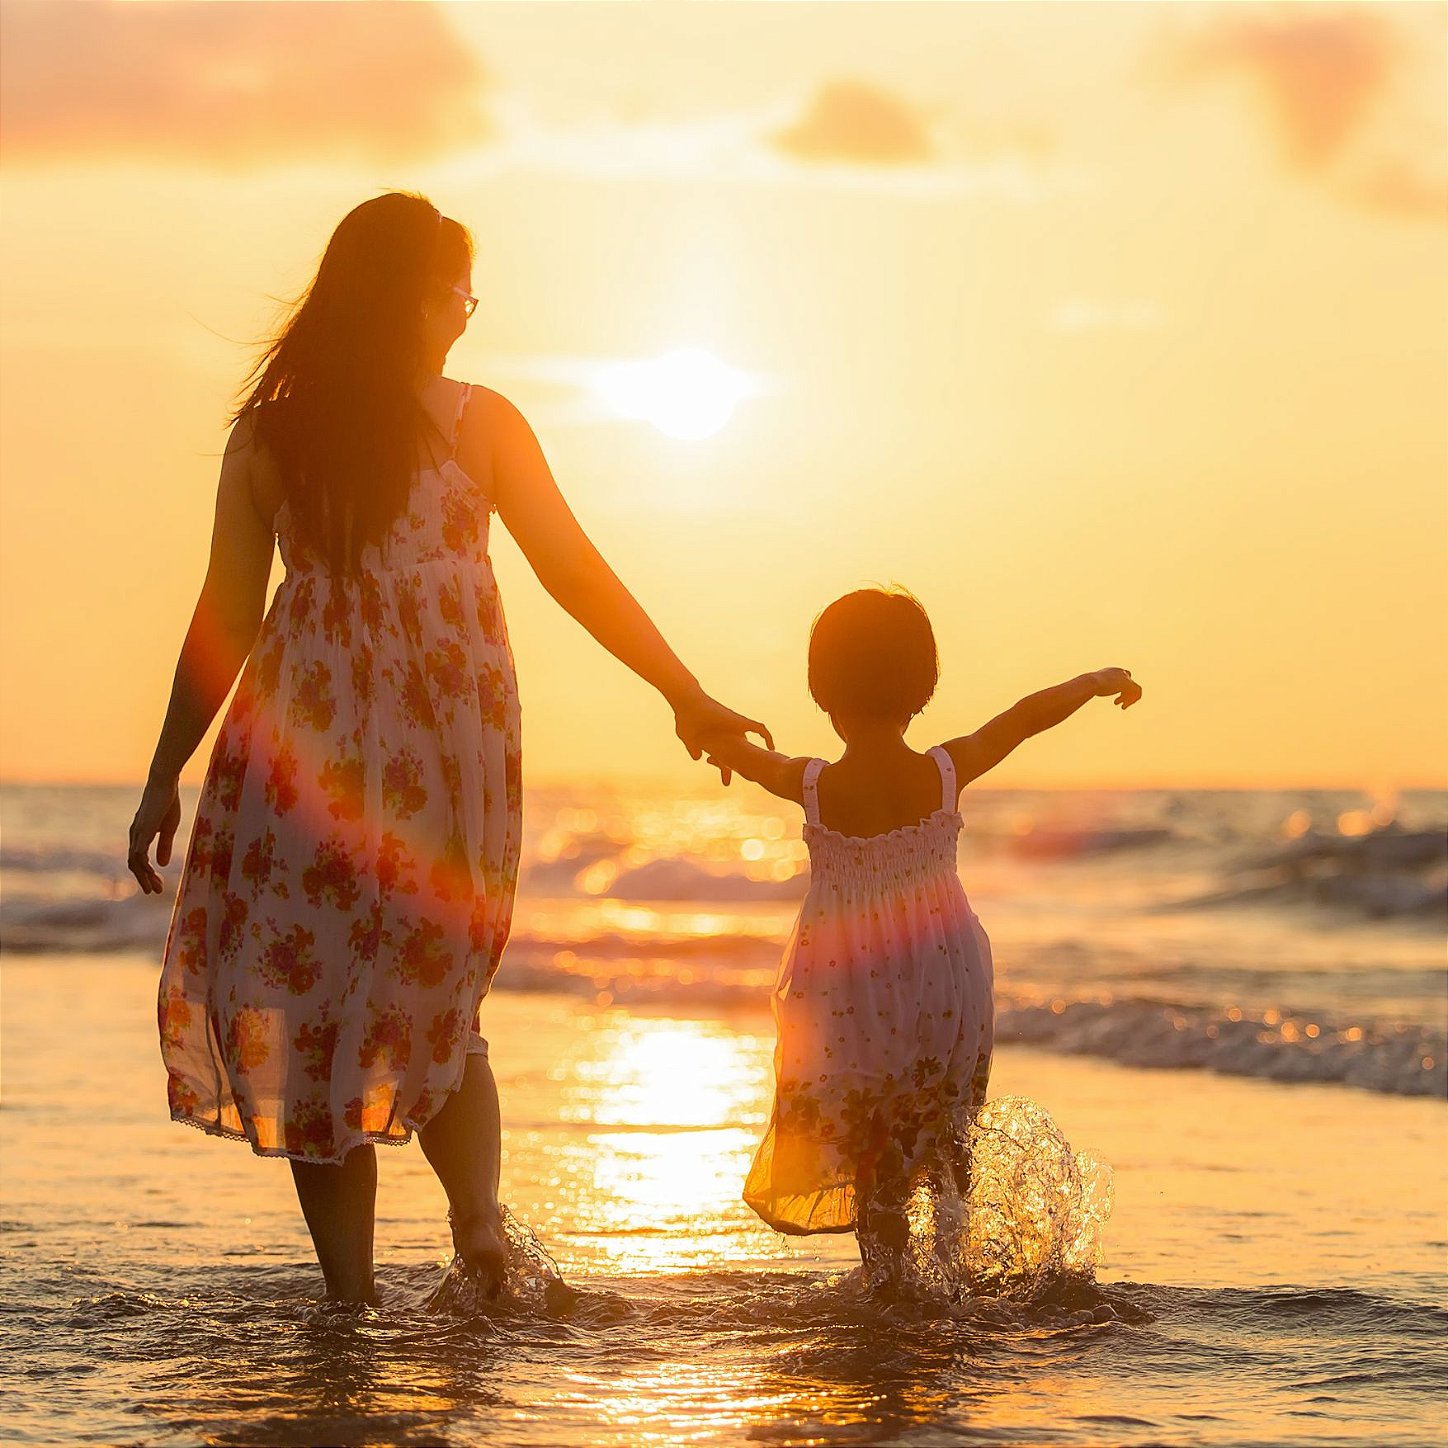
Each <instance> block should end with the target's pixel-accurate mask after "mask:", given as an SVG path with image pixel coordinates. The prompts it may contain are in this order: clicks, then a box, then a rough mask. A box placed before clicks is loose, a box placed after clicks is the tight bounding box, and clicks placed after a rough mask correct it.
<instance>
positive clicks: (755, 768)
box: [704, 734, 809, 805]
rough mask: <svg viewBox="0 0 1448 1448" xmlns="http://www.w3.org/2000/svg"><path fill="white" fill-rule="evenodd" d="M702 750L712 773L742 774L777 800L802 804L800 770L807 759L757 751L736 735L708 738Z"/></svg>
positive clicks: (770, 751)
mask: <svg viewBox="0 0 1448 1448" xmlns="http://www.w3.org/2000/svg"><path fill="white" fill-rule="evenodd" d="M704 750H705V753H706V754H707V755H708V756H709V763H710V764H712V765H713V766H714V767H715V768H716V769H718V770H721V771H726V772H727V771H732V772H733V773H735V774H742V775H743V776H744V778H745V779H749V780H753V781H754V783H755V784H757V785H760V786H762V787H763V788H764V789H767V790H768V791H769V792H770V794H772V795H774V796H775V797H776V798H778V799H787V800H792V801H793V802H794V803H795V804H798V805H802V804H803V803H804V767H805V765H806V764H808V763H809V760H808V759H805V758H802V757H796V758H791V757H790V756H789V755H787V754H780V753H779V752H778V751H777V750H773V749H761V748H760V747H759V746H758V745H757V744H751V743H750V742H749V741H748V740H747V739H741V738H740V737H739V736H738V735H737V734H711V735H710V736H709V738H708V739H707V740H706V741H705V743H704Z"/></svg>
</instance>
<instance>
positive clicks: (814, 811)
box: [804, 759, 825, 825]
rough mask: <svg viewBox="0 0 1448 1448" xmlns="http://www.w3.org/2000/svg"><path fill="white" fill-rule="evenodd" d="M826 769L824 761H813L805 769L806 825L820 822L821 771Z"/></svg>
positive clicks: (808, 762)
mask: <svg viewBox="0 0 1448 1448" xmlns="http://www.w3.org/2000/svg"><path fill="white" fill-rule="evenodd" d="M824 767H825V761H824V760H823V759H811V760H809V761H807V763H806V764H805V767H804V818H805V823H806V824H811V825H817V824H819V822H820V771H821V770H822V769H823V768H824Z"/></svg>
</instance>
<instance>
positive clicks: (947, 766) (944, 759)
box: [930, 744, 960, 814]
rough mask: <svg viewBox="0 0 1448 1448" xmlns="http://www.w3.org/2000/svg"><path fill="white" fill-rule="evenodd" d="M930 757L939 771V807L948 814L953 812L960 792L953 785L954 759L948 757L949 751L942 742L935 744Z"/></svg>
mask: <svg viewBox="0 0 1448 1448" xmlns="http://www.w3.org/2000/svg"><path fill="white" fill-rule="evenodd" d="M930 757H931V758H932V759H933V760H934V761H935V767H936V768H937V769H938V770H939V771H940V798H941V801H942V804H941V808H942V809H944V810H946V811H947V812H948V813H949V814H954V813H955V805H956V799H957V796H958V795H959V793H960V791H959V790H958V789H956V787H955V761H954V760H953V759H952V758H951V757H950V751H949V750H948V749H947V748H946V747H945V746H944V745H943V744H937V745H936V746H935V748H934V749H932V750H931V751H930Z"/></svg>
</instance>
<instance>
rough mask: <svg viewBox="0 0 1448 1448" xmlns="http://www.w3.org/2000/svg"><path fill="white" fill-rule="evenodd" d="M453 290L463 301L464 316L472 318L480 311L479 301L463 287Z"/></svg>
mask: <svg viewBox="0 0 1448 1448" xmlns="http://www.w3.org/2000/svg"><path fill="white" fill-rule="evenodd" d="M452 290H453V291H455V292H456V293H457V294H458V296H460V297H461V298H462V299H463V316H465V317H471V316H472V314H473V313H474V312H476V311H477V309H478V299H477V298H476V297H475V296H472V295H470V294H469V293H467V292H465V291H464V290H463V289H462V288H461V287H453V289H452Z"/></svg>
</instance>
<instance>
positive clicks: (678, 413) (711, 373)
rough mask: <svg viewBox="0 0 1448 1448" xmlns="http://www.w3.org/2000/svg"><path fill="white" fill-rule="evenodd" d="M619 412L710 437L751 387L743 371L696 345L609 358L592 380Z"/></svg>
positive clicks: (668, 429)
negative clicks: (643, 356)
mask: <svg viewBox="0 0 1448 1448" xmlns="http://www.w3.org/2000/svg"><path fill="white" fill-rule="evenodd" d="M593 387H594V390H595V392H597V394H598V396H599V398H600V399H601V400H602V402H603V403H604V405H605V406H606V407H608V409H609V410H610V411H611V412H613V413H614V414H615V415H616V416H618V417H629V418H635V419H637V420H638V421H640V422H648V423H652V424H653V425H654V426H655V427H656V428H658V430H659V431H660V432H662V433H664V434H665V435H666V436H668V437H675V438H688V439H697V438H703V437H713V436H714V434H715V433H716V432H718V431H719V430H720V429H721V428H722V427H723V426H724V425H725V424H726V423H727V422H728V421H729V419H730V418H731V417H733V416H734V409H735V408H736V407H738V406H739V404H740V402H741V401H743V399H744V398H746V397H748V396H749V395H750V393H752V392H753V391H754V386H753V383H752V382H751V380H750V378H749V376H748V375H747V374H746V373H743V372H740V371H737V370H736V369H735V368H733V367H730V366H728V365H727V364H726V363H723V362H721V361H720V360H719V359H718V358H717V357H715V356H714V355H713V354H712V353H710V352H704V351H701V350H699V349H698V348H697V347H682V348H680V349H678V350H677V351H674V352H667V353H665V354H664V355H663V356H662V357H654V358H651V359H649V360H647V361H642V362H611V363H609V364H608V365H607V366H606V367H603V368H602V369H600V371H599V373H598V375H597V376H596V377H595V379H594V382H593Z"/></svg>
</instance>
